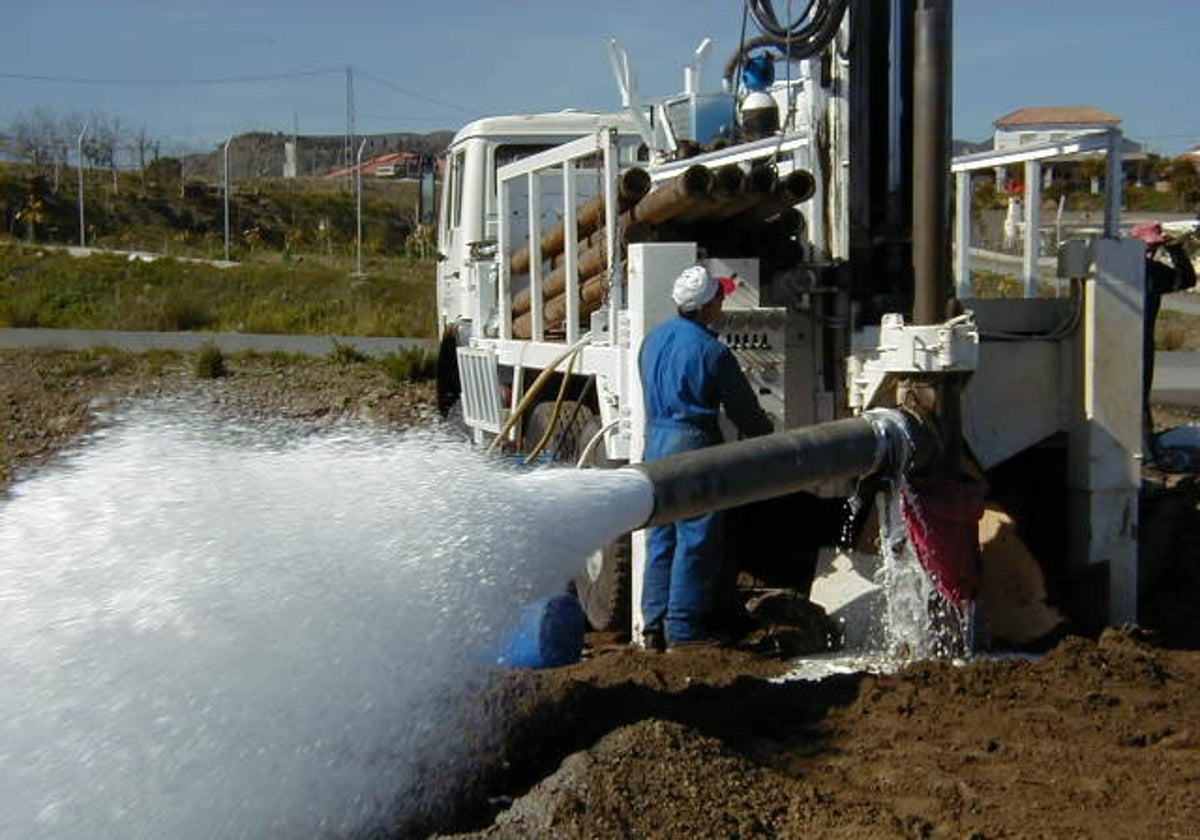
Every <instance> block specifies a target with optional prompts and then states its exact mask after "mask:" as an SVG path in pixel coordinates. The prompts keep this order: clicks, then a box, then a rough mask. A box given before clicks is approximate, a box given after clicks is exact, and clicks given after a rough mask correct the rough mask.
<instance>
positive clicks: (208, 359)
mask: <svg viewBox="0 0 1200 840" xmlns="http://www.w3.org/2000/svg"><path fill="white" fill-rule="evenodd" d="M194 370H195V373H196V376H198V377H200V378H201V379H219V378H220V377H222V376H226V375H227V374H228V373H229V368H228V367H226V365H225V354H224V353H222V352H221V348H220V347H218V346H217V345H215V344H213V343H212V342H211V341H210V342H205V343H204V344H203V345H202V346H201V347H200V352H199V353H197V354H196V364H195V367H194Z"/></svg>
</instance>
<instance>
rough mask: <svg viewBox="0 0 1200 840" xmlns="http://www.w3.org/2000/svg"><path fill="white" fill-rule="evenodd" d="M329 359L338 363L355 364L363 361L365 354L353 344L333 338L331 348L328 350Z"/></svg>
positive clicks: (365, 357) (365, 358)
mask: <svg viewBox="0 0 1200 840" xmlns="http://www.w3.org/2000/svg"><path fill="white" fill-rule="evenodd" d="M329 359H330V361H332V362H334V363H336V364H339V365H357V364H362V363H363V362H365V361H366V360H367V356H366V354H365V353H363V352H362V351H361V350H359V349H358V348H357V347H355V346H354V345H353V344H342V343H341V342H340V341H338V340H337V339H334V341H333V349H332V350H330V351H329Z"/></svg>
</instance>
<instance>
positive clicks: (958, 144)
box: [950, 137, 992, 157]
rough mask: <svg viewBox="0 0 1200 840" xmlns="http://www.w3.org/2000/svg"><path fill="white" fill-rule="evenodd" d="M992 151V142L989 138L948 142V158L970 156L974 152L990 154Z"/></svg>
mask: <svg viewBox="0 0 1200 840" xmlns="http://www.w3.org/2000/svg"><path fill="white" fill-rule="evenodd" d="M991 150H992V140H991V138H990V137H989V138H988V139H987V140H979V141H977V142H976V141H972V140H951V141H950V157H958V156H959V155H971V154H974V153H975V152H990V151H991Z"/></svg>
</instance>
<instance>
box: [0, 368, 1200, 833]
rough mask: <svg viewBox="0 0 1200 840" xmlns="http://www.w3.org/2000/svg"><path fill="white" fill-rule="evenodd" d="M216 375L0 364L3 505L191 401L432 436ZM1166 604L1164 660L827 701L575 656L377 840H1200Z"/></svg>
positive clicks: (847, 685)
mask: <svg viewBox="0 0 1200 840" xmlns="http://www.w3.org/2000/svg"><path fill="white" fill-rule="evenodd" d="M231 371H232V372H231V375H230V376H226V377H222V378H219V379H212V380H200V379H197V378H196V377H195V375H194V374H193V373H191V371H190V369H189V361H188V359H187V358H186V357H176V356H170V355H167V356H162V355H150V356H144V357H130V356H123V355H114V356H106V355H103V354H101V355H95V354H40V353H30V352H6V353H3V354H0V429H2V430H3V433H2V434H0V441H2V442H3V447H2V448H0V456H2V458H0V491H2V490H3V489H4V488H5V487H8V486H11V484H12V482H13V481H16V480H19V476H20V472H21V470H23V469H25V468H27V467H30V466H35V465H37V464H39V463H44V462H46V461H47V460H51V459H53V458H54V456H55V453H56V452H58V451H60V450H61V449H62V448H63V447H65V446H69V445H71V443H72V442H73V441H75V440H76V439H77V438H78V436H79V435H80V434H81V433H82V432H84V431H86V430H87V429H88V428H89V427H90V426H91V424H92V423H93V422H94V409H95V407H96V406H97V405H98V404H103V403H104V402H105V401H107V400H111V399H122V398H125V397H129V396H148V395H155V394H165V393H178V392H180V391H184V390H186V391H190V392H194V393H196V394H198V395H200V396H201V397H202V398H203V399H205V400H207V401H208V403H209V404H210V405H211V406H212V407H213V409H214V410H216V411H227V412H231V413H234V414H242V415H247V414H248V415H253V416H286V417H290V418H293V419H296V420H301V421H303V422H307V423H313V424H318V425H319V424H323V423H327V422H329V421H330V420H332V419H334V418H337V417H340V416H345V415H353V416H356V417H365V418H369V419H372V420H374V421H376V422H381V423H386V424H394V425H405V424H410V423H413V422H419V421H421V420H422V418H427V417H428V416H429V414H430V405H431V401H432V392H431V389H430V388H428V387H427V386H405V387H399V388H398V387H395V386H393V385H391V384H390V383H388V382H387V380H386V378H385V377H384V376H383V375H382V374H381V373H380V372H379V371H377V370H375V369H373V368H369V367H367V366H362V365H337V364H334V363H333V362H331V361H328V360H311V359H310V360H305V361H304V362H303V363H299V362H296V361H295V360H292V361H288V360H286V359H282V358H279V357H257V358H247V359H244V360H243V359H239V360H234V361H233V362H232V363H231ZM1170 417H1171V415H1170V413H1169V412H1160V414H1159V419H1160V421H1162V422H1169V420H1170ZM1176 491H1177V492H1176V493H1175V495H1174V497H1173V498H1175V499H1176V500H1177V504H1176V505H1175V511H1174V513H1173V515H1174V516H1175V517H1176V518H1177V519H1178V520H1179V521H1178V523H1177V527H1178V528H1179V530H1178V531H1176V535H1177V539H1178V544H1179V545H1180V546H1186V549H1187V550H1186V551H1185V552H1182V553H1180V552H1176V554H1175V555H1174V561H1175V562H1176V564H1177V565H1176V566H1175V567H1174V568H1173V569H1172V572H1171V577H1170V578H1169V579H1168V580H1169V583H1170V584H1171V586H1169V587H1168V590H1179V589H1181V588H1183V587H1184V586H1185V584H1188V583H1191V584H1192V585H1195V584H1196V583H1197V582H1198V581H1197V580H1193V579H1187V576H1188V575H1196V576H1200V560H1198V558H1197V557H1196V554H1197V549H1198V547H1200V513H1198V510H1197V505H1198V502H1200V497H1198V496H1197V493H1196V490H1195V487H1194V485H1193V486H1192V487H1191V489H1190V490H1189V489H1188V487H1187V486H1186V485H1180V486H1177V487H1176ZM1197 591H1200V590H1197ZM1184 606H1187V607H1190V609H1191V611H1184V612H1182V613H1179V614H1178V619H1177V621H1178V623H1177V626H1175V627H1174V628H1173V632H1172V637H1173V638H1174V639H1175V640H1176V641H1177V642H1179V643H1180V644H1182V645H1183V647H1182V648H1181V649H1169V648H1167V647H1164V646H1162V645H1160V644H1155V639H1154V637H1152V636H1150V635H1149V634H1146V633H1141V632H1137V631H1122V632H1112V631H1110V632H1108V633H1106V634H1105V635H1104V636H1103V637H1101V638H1100V639H1098V640H1091V639H1084V638H1078V637H1072V638H1068V639H1067V640H1066V641H1064V642H1062V643H1060V644H1059V645H1058V646H1057V647H1056V648H1054V649H1053V650H1052V651H1051V652H1050V653H1049V655H1047V656H1046V657H1044V658H1042V659H1039V660H1036V661H1030V660H1022V659H1007V660H1003V661H976V662H972V663H969V664H967V665H964V666H954V665H950V664H945V663H919V664H915V665H912V666H910V667H909V668H907V669H906V670H904V671H902V672H901V673H898V674H895V675H892V676H866V675H861V674H860V675H851V676H845V677H838V678H834V679H829V680H826V681H824V682H821V683H803V682H789V683H783V684H780V683H776V682H771V681H770V680H768V679H766V678H768V677H771V676H774V675H777V674H778V673H780V672H781V671H782V670H783V668H784V666H783V665H782V664H781V663H779V662H777V661H773V660H769V659H763V658H759V657H755V656H753V655H751V654H748V653H742V652H737V651H692V652H687V653H672V654H665V655H654V654H648V653H642V652H640V651H635V650H633V649H631V648H629V647H628V646H627V645H624V644H621V640H618V639H613V638H609V637H601V636H593V637H592V638H591V639H590V643H591V649H590V651H589V657H588V658H587V659H586V660H585V661H584V662H581V663H580V664H578V665H575V666H571V667H568V668H562V669H557V670H551V671H543V672H535V673H514V674H512V675H510V676H509V677H508V678H506V679H505V680H502V681H501V682H500V683H499V684H497V685H496V686H495V687H494V688H493V691H492V694H491V695H489V696H485V697H483V698H481V702H482V703H487V704H491V705H492V706H493V707H494V708H495V709H496V710H498V712H499V715H500V717H501V719H502V720H503V721H504V726H503V730H502V733H501V736H502V737H501V738H500V740H499V741H494V742H493V741H489V742H488V743H486V744H483V743H481V744H479V745H478V751H477V753H476V754H474V755H472V756H469V758H470V759H471V760H470V762H469V765H470V766H471V767H472V768H473V771H474V772H473V773H472V774H470V775H468V776H462V775H454V776H450V775H447V776H444V777H437V776H434V777H431V778H429V779H427V780H425V781H426V786H427V787H428V788H429V789H431V790H432V791H434V792H435V793H436V794H438V797H437V799H436V801H435V802H434V804H432V805H430V804H429V801H426V805H427V806H428V807H426V808H425V809H424V810H421V811H415V810H412V809H411V808H409V807H407V805H406V803H405V802H403V801H401V802H400V803H398V804H397V818H396V821H395V823H394V824H393V825H392V826H391V832H389V833H385V834H381V835H379V836H396V837H410V836H421V835H425V834H429V833H432V832H437V831H440V832H443V833H446V832H453V831H458V832H463V831H468V832H469V831H477V832H480V833H479V834H475V835H471V836H483V837H514V838H515V837H521V838H524V837H563V838H592V837H687V838H709V837H712V838H718V837H721V838H724V837H813V836H816V837H832V838H876V837H906V838H907V837H934V838H942V837H944V838H1000V837H1045V838H1062V837H1139V838H1140V837H1146V838H1160V837H1161V838H1167V837H1200V804H1198V801H1197V798H1196V791H1197V790H1198V789H1200V651H1198V650H1197V647H1200V645H1197V644H1196V642H1195V639H1196V638H1197V636H1198V635H1200V620H1197V618H1196V612H1195V606H1194V604H1193V603H1192V602H1190V601H1185V602H1184ZM1189 639H1191V640H1192V641H1188V640H1189ZM1160 640H1161V637H1160ZM493 820H494V822H493Z"/></svg>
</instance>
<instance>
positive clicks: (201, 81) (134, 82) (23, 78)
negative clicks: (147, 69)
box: [0, 67, 346, 87]
mask: <svg viewBox="0 0 1200 840" xmlns="http://www.w3.org/2000/svg"><path fill="white" fill-rule="evenodd" d="M345 72H346V69H345V67H326V68H324V69H321V70H298V71H295V72H291V73H275V74H272V75H267V76H229V77H225V78H195V79H97V78H94V77H92V78H89V77H83V76H42V75H37V74H32V73H0V79H9V80H13V81H20V82H49V83H51V84H71V85H120V86H138V87H153V86H158V85H161V86H168V87H175V86H187V85H235V84H247V83H251V82H278V81H284V80H287V79H301V78H307V77H310V76H327V75H331V74H333V73H339V74H341V73H345Z"/></svg>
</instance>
